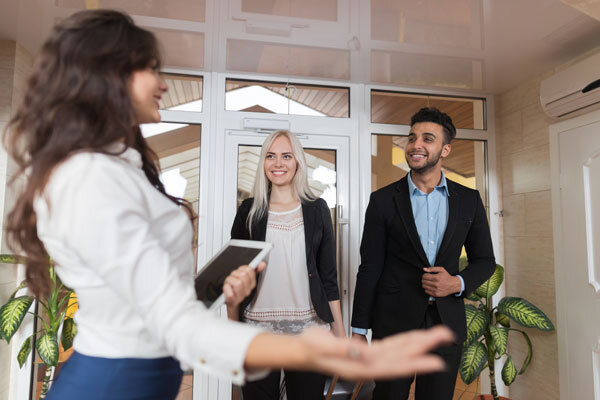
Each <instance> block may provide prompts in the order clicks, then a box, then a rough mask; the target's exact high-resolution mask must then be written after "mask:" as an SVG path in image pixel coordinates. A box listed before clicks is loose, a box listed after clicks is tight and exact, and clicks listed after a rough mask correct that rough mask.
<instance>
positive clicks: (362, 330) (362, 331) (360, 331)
mask: <svg viewBox="0 0 600 400" xmlns="http://www.w3.org/2000/svg"><path fill="white" fill-rule="evenodd" d="M368 331H369V330H368V329H365V328H355V327H352V333H358V334H359V335H363V336H367V332H368Z"/></svg>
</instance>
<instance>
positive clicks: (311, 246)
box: [231, 198, 340, 323]
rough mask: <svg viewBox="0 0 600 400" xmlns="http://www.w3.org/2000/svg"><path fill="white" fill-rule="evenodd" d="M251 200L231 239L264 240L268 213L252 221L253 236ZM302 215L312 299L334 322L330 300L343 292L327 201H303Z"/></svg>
mask: <svg viewBox="0 0 600 400" xmlns="http://www.w3.org/2000/svg"><path fill="white" fill-rule="evenodd" d="M252 202H253V199H252V198H250V199H246V200H244V201H243V202H242V204H241V205H240V207H239V208H238V211H237V214H236V216H235V220H234V221H233V226H232V227H231V238H232V239H245V240H265V236H266V234H267V218H268V215H267V214H265V215H264V216H263V217H262V218H261V219H260V220H258V221H256V223H253V224H252V237H251V236H250V232H249V230H248V224H247V223H246V219H247V218H248V213H249V212H250V208H251V207H252ZM302 217H303V219H304V239H305V242H306V267H307V279H308V284H309V287H310V298H311V300H312V304H313V306H314V307H315V311H316V312H317V315H318V316H319V318H321V319H322V320H323V321H325V322H330V323H331V322H333V315H332V314H331V309H330V308H329V302H330V301H333V300H339V298H340V294H339V290H338V282H337V267H336V263H335V243H334V240H333V228H332V226H331V216H330V213H329V208H328V207H327V203H325V200H323V199H317V200H315V201H302ZM267 268H268V267H267ZM254 296H256V289H254V290H253V291H252V293H251V294H250V296H248V297H246V299H244V301H242V303H241V304H240V314H239V316H240V321H242V313H243V312H244V310H245V309H246V307H247V305H248V304H249V303H250V302H251V301H252V299H253V298H254Z"/></svg>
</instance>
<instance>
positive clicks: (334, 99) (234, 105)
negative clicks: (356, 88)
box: [225, 79, 350, 118]
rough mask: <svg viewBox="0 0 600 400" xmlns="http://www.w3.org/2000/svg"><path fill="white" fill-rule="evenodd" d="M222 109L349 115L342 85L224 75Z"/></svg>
mask: <svg viewBox="0 0 600 400" xmlns="http://www.w3.org/2000/svg"><path fill="white" fill-rule="evenodd" d="M225 90H226V93H225V109H226V110H228V111H250V112H261V113H273V114H293V115H311V116H320V117H323V116H327V117H341V118H348V117H349V98H350V90H349V89H348V88H344V87H331V86H316V85H302V84H298V83H278V82H259V81H247V80H236V79H227V81H226V85H225Z"/></svg>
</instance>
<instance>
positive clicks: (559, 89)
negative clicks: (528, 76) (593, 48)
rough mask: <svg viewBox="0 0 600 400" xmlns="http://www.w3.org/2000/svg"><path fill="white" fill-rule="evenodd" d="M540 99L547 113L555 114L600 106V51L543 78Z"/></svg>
mask: <svg viewBox="0 0 600 400" xmlns="http://www.w3.org/2000/svg"><path fill="white" fill-rule="evenodd" d="M540 101H541V103H542V108H543V109H544V111H545V112H546V114H548V115H549V116H551V117H556V118H570V117H574V116H576V115H581V114H584V113H587V112H590V111H593V110H596V109H600V53H597V54H595V55H593V56H591V57H588V58H586V59H584V60H583V61H580V62H578V63H576V64H573V65H571V66H569V67H568V68H566V69H564V70H562V71H559V72H557V73H556V74H554V75H552V76H551V77H549V78H548V79H545V80H543V81H542V84H541V86H540Z"/></svg>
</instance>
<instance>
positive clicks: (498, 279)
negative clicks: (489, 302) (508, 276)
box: [475, 264, 504, 299]
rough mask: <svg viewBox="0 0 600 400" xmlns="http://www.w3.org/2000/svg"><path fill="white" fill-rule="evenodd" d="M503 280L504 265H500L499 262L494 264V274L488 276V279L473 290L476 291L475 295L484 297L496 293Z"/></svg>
mask: <svg viewBox="0 0 600 400" xmlns="http://www.w3.org/2000/svg"><path fill="white" fill-rule="evenodd" d="M503 281H504V267H502V265H500V264H496V269H495V270H494V274H493V275H492V276H491V277H490V279H488V280H487V281H485V282H484V283H483V284H482V285H481V286H479V287H478V288H477V289H476V290H475V293H477V295H478V296H480V297H484V298H486V299H487V298H490V297H492V296H493V295H495V294H496V292H497V291H498V289H500V286H501V285H502V282H503Z"/></svg>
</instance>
